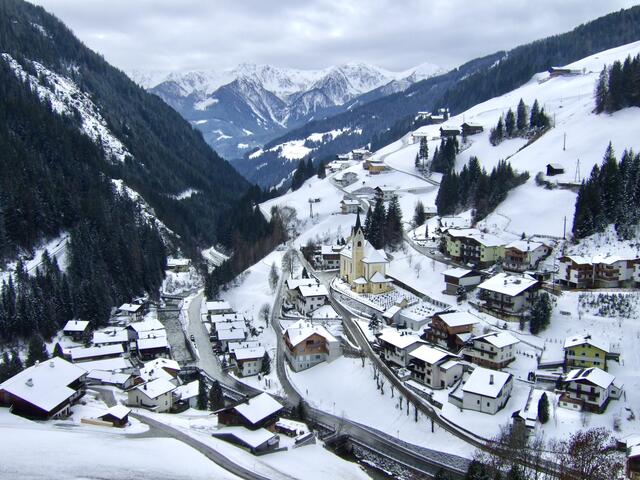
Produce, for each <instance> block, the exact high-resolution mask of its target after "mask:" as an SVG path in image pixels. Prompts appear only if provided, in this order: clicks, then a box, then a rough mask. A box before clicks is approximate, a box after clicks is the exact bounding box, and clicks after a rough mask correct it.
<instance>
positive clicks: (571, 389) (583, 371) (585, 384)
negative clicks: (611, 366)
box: [558, 367, 622, 413]
mask: <svg viewBox="0 0 640 480" xmlns="http://www.w3.org/2000/svg"><path fill="white" fill-rule="evenodd" d="M563 383H564V389H565V391H564V393H563V394H562V395H561V396H560V400H559V402H558V404H559V405H560V406H561V407H564V408H569V409H571V410H578V411H582V410H586V411H589V412H596V413H602V412H604V411H605V409H606V408H607V404H608V403H609V400H611V399H612V398H613V399H617V398H620V396H621V395H622V386H621V385H618V384H617V383H616V377H614V376H613V375H611V374H609V373H607V372H605V371H604V370H600V369H599V368H597V367H592V368H579V369H575V370H571V371H570V372H569V373H568V374H567V377H566V378H565V379H564V382H563Z"/></svg>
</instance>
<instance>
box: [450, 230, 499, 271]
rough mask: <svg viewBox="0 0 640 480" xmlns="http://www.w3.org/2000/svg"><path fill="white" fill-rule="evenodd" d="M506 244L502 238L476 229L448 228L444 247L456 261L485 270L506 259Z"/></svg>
mask: <svg viewBox="0 0 640 480" xmlns="http://www.w3.org/2000/svg"><path fill="white" fill-rule="evenodd" d="M505 243H506V242H504V241H503V240H502V239H501V238H499V237H497V236H495V235H491V234H488V233H483V232H481V231H480V230H478V229H476V228H448V229H447V230H446V231H445V232H444V247H445V251H446V253H447V255H449V256H450V257H451V258H453V259H454V260H456V261H458V262H461V263H465V264H471V265H475V266H477V267H480V268H485V267H489V266H491V265H493V264H494V263H495V262H497V261H498V260H500V259H501V258H504V246H505Z"/></svg>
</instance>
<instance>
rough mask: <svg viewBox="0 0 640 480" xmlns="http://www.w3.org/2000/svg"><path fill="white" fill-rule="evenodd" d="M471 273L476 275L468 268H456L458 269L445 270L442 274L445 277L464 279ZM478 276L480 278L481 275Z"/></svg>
mask: <svg viewBox="0 0 640 480" xmlns="http://www.w3.org/2000/svg"><path fill="white" fill-rule="evenodd" d="M470 273H474V271H473V270H469V269H468V268H460V267H456V268H449V269H448V270H445V271H444V272H442V275H445V276H447V277H453V278H463V277H464V276H466V275H469V274H470ZM476 275H477V276H480V273H477V274H476Z"/></svg>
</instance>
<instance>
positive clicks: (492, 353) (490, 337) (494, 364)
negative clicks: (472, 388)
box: [462, 332, 520, 370]
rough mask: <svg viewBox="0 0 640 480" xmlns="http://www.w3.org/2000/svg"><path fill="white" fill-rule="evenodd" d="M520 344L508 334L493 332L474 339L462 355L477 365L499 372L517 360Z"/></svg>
mask: <svg viewBox="0 0 640 480" xmlns="http://www.w3.org/2000/svg"><path fill="white" fill-rule="evenodd" d="M518 343H520V340H518V339H517V338H516V337H514V336H513V335H511V334H510V333H508V332H492V333H487V334H486V335H480V336H478V337H473V338H472V339H471V340H470V341H469V344H468V346H467V347H465V348H464V349H463V351H462V354H463V355H464V357H465V359H467V360H469V361H471V362H473V363H475V364H476V365H480V366H482V367H487V368H492V369H494V370H499V369H501V368H505V367H506V366H507V365H509V364H510V363H511V362H513V361H514V360H515V359H516V350H515V346H516V345H517V344H518Z"/></svg>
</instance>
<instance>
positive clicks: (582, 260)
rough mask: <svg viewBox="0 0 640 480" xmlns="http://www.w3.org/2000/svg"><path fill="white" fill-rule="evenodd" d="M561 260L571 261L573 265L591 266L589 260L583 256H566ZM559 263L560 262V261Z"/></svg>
mask: <svg viewBox="0 0 640 480" xmlns="http://www.w3.org/2000/svg"><path fill="white" fill-rule="evenodd" d="M563 258H567V259H569V260H570V261H572V262H573V263H577V264H578V265H590V264H591V259H590V258H588V257H585V256H583V255H566V256H565V257H563ZM560 261H562V259H560Z"/></svg>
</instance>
